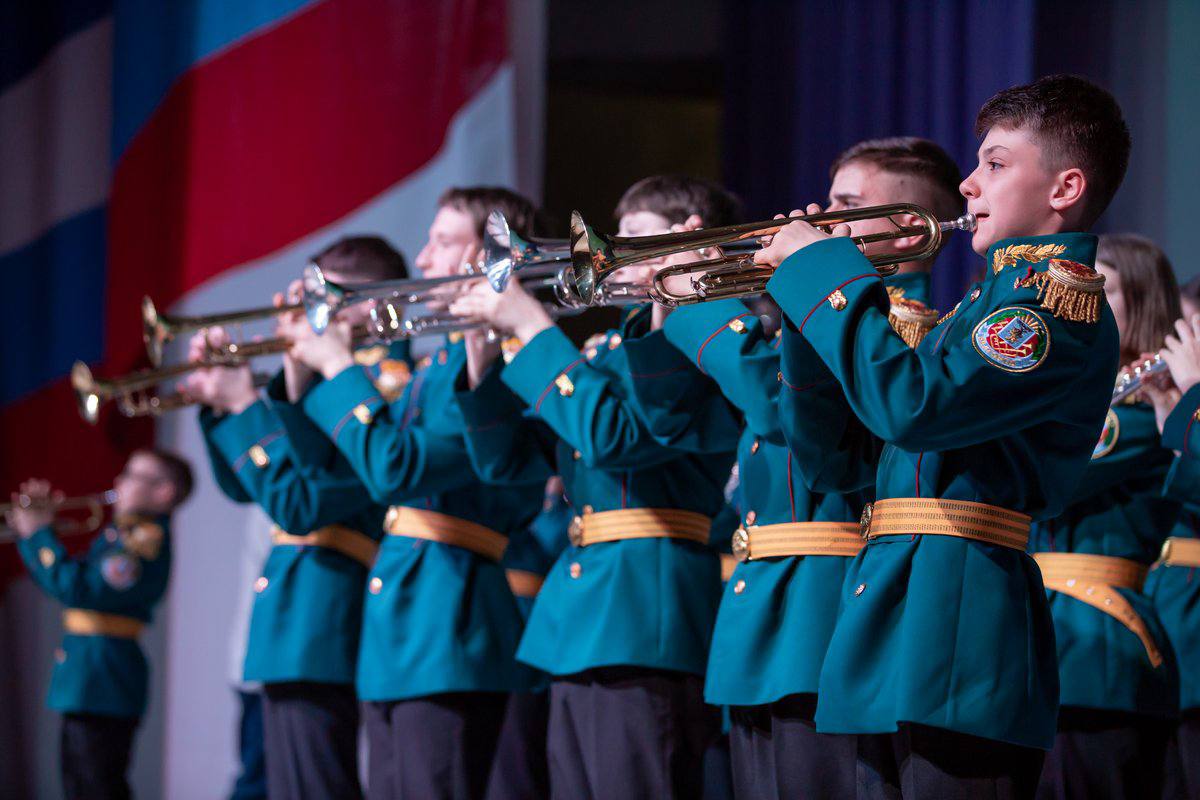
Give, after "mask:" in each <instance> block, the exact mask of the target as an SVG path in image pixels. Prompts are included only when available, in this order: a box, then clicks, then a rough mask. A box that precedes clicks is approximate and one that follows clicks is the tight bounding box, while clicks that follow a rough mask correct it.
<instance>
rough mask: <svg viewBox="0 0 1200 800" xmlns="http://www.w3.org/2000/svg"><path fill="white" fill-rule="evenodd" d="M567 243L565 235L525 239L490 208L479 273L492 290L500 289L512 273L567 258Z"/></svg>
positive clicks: (501, 290)
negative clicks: (560, 237) (481, 265)
mask: <svg viewBox="0 0 1200 800" xmlns="http://www.w3.org/2000/svg"><path fill="white" fill-rule="evenodd" d="M569 244H570V243H569V241H568V240H566V239H537V240H533V241H531V240H529V239H526V238H524V237H523V236H521V235H520V234H519V233H517V232H516V231H514V230H513V229H512V227H511V226H510V225H509V224H508V219H507V218H506V217H505V216H504V214H503V213H502V212H500V211H493V212H492V213H491V214H490V215H488V220H487V225H486V227H485V230H484V236H483V252H482V253H481V257H482V259H483V274H484V276H485V277H486V278H487V281H488V284H489V285H490V286H491V287H492V289H493V290H495V291H497V292H503V291H504V289H505V287H506V286H508V282H509V280H511V279H512V276H513V274H514V273H517V272H523V273H527V272H532V271H533V270H529V269H528V268H529V267H532V266H535V265H538V264H544V265H552V264H558V263H561V262H565V261H568V260H569V258H570V250H569V249H568V245H569ZM546 274H553V273H549V272H548V273H546Z"/></svg>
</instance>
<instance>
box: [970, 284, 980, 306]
mask: <svg viewBox="0 0 1200 800" xmlns="http://www.w3.org/2000/svg"><path fill="white" fill-rule="evenodd" d="M980 294H981V292H980V290H979V287H978V286H976V287H975V288H974V289H972V290H971V302H972V303H974V302H975V301H976V300H978V299H979V295H980Z"/></svg>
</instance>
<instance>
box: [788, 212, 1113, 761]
mask: <svg viewBox="0 0 1200 800" xmlns="http://www.w3.org/2000/svg"><path fill="white" fill-rule="evenodd" d="M1018 245H1021V247H1018ZM1095 249H1096V238H1095V237H1094V236H1090V235H1087V234H1060V235H1055V236H1044V237H1034V238H1028V239H1020V240H1012V239H1010V240H1004V241H1001V242H998V243H997V244H996V245H994V246H993V247H992V249H991V250H990V251H989V254H988V267H987V275H986V277H985V278H984V279H983V280H982V281H980V282H979V283H977V284H975V285H973V286H972V287H971V288H970V289H969V290H968V293H967V295H966V297H964V298H963V300H962V301H961V302H960V303H959V304H958V305H957V306H956V307H955V310H954V312H953V313H952V315H951V316H949V318H943V320H942V321H941V324H939V325H938V326H937V327H936V328H935V329H934V330H933V331H932V332H930V333H929V334H928V335H927V336H926V337H925V338H924V339H923V340H922V341H921V343H920V345H919V346H918V347H917V348H916V349H910V348H908V347H907V346H906V345H905V344H904V342H903V341H902V340H901V338H900V337H899V336H898V335H897V334H896V333H895V332H894V331H893V330H892V329H891V327H890V326H889V323H888V319H887V315H888V298H887V294H886V292H885V291H884V286H883V282H882V281H881V280H880V278H879V276H878V273H877V272H876V270H875V268H874V267H873V266H872V265H871V264H870V263H869V262H868V261H867V260H866V259H865V258H864V257H863V256H862V254H861V253H859V252H858V250H857V249H856V248H855V247H854V245H853V243H852V242H850V241H849V240H847V239H844V238H839V239H831V240H829V241H822V242H819V243H816V244H814V245H811V246H809V247H806V248H804V249H802V250H800V251H798V252H796V253H795V254H793V255H792V256H790V257H789V258H788V259H786V260H785V261H784V263H783V264H781V265H780V267H779V269H778V270H777V271H776V272H775V275H774V277H773V278H772V279H771V280H770V282H769V283H768V287H767V288H768V291H769V292H770V293H771V295H772V297H774V298H775V300H776V301H777V302H778V303H779V305H780V306H781V307H782V308H783V310H784V312H785V313H786V314H787V316H788V318H789V319H790V321H791V325H790V326H789V328H788V329H787V330H785V333H784V344H783V368H782V370H781V371H782V373H783V376H782V380H783V385H784V389H785V391H783V393H782V394H781V399H780V403H781V414H782V417H781V420H782V425H783V429H784V433H785V436H786V437H787V440H788V443H789V446H790V447H791V449H792V451H793V453H795V454H796V456H797V457H796V459H795V461H796V464H797V465H798V466H800V467H801V468H802V469H804V470H805V471H806V473H807V474H806V476H805V480H806V481H807V482H808V483H809V485H810V486H813V488H814V489H818V490H820V489H822V487H824V490H828V487H829V486H839V485H840V486H841V487H842V488H843V489H846V488H854V487H855V486H864V485H868V484H869V483H870V482H871V481H872V480H873V481H874V483H875V491H876V495H877V497H878V498H949V499H955V500H965V501H971V502H980V503H987V504H990V505H994V506H999V507H1002V508H1006V509H1011V510H1013V511H1018V512H1021V513H1024V514H1028V515H1030V516H1031V517H1033V518H1035V519H1036V518H1046V517H1052V516H1055V515H1057V514H1058V513H1060V512H1061V511H1062V509H1063V508H1065V507H1066V505H1067V503H1068V502H1069V501H1070V499H1071V497H1072V496H1073V494H1074V491H1075V488H1076V485H1077V483H1078V479H1079V476H1080V475H1081V474H1082V473H1083V470H1084V468H1085V467H1086V466H1087V463H1088V459H1089V458H1090V456H1091V453H1092V449H1093V446H1094V445H1095V443H1096V432H1097V431H1099V430H1100V429H1101V427H1102V424H1103V422H1104V416H1105V413H1106V412H1107V409H1108V402H1109V397H1110V393H1111V391H1112V381H1113V376H1114V375H1115V374H1116V371H1117V361H1118V338H1117V330H1116V323H1115V322H1114V320H1113V317H1112V312H1111V310H1110V309H1109V308H1108V306H1107V304H1104V303H1103V302H1102V301H1101V303H1100V306H1099V321H1098V322H1071V321H1067V320H1065V319H1062V318H1060V317H1057V316H1055V315H1054V314H1052V313H1051V312H1050V311H1049V310H1047V309H1046V308H1044V307H1043V305H1042V302H1041V301H1039V299H1038V296H1037V290H1036V289H1034V288H1026V285H1025V283H1024V282H1023V281H1025V280H1026V279H1029V278H1036V277H1037V275H1038V274H1039V273H1041V272H1044V271H1045V270H1046V269H1047V267H1048V265H1049V260H1048V256H1049V255H1053V256H1054V257H1056V258H1060V259H1063V260H1069V261H1072V262H1077V263H1079V264H1082V265H1085V266H1087V267H1090V266H1091V265H1092V263H1093V262H1094V258H1095ZM1023 256H1029V258H1025V257H1023ZM1057 712H1058V669H1057V659H1056V654H1055V651H1054V631H1053V624H1052V621H1051V618H1050V614H1049V609H1048V605H1047V600H1046V596H1045V593H1044V588H1043V585H1042V580H1041V574H1040V571H1039V570H1038V567H1037V565H1036V564H1035V563H1034V561H1033V559H1032V558H1030V557H1029V556H1028V555H1027V554H1026V553H1024V552H1019V551H1017V550H1015V549H1012V548H1006V547H1001V546H993V545H988V544H984V543H982V542H978V541H974V540H967V539H961V538H955V537H950V536H936V535H929V536H903V535H902V536H888V537H880V538H878V539H874V540H872V541H871V542H870V543H869V544H868V545H867V547H866V548H865V549H864V550H863V552H862V553H860V554H859V555H858V556H857V557H856V558H855V560H854V562H853V564H852V565H851V567H850V570H849V572H848V574H847V576H846V583H845V584H844V586H843V605H842V612H841V615H840V616H839V618H838V622H837V626H836V628H835V630H834V634H833V638H832V640H831V641H830V646H829V650H828V653H827V655H826V659H825V663H824V665H823V667H822V670H821V678H820V682H819V689H818V706H817V716H816V719H817V726H818V729H819V730H821V731H825V732H831V733H888V732H892V731H895V730H897V726H898V724H899V723H901V722H912V723H919V724H924V725H929V726H933V727H938V728H942V729H947V730H952V731H957V732H961V733H966V734H971V735H975V736H981V737H986V738H989V739H995V740H1000V741H1005V742H1010V743H1013V744H1017V745H1023V746H1028V747H1039V748H1046V749H1048V748H1049V747H1051V745H1052V744H1053V741H1054V736H1055V728H1056V718H1057Z"/></svg>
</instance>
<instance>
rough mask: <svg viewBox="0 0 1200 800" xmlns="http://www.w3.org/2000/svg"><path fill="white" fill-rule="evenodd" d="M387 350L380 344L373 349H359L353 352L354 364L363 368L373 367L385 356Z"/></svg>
mask: <svg viewBox="0 0 1200 800" xmlns="http://www.w3.org/2000/svg"><path fill="white" fill-rule="evenodd" d="M387 353H388V349H387V348H386V347H384V346H383V345H381V344H377V345H375V346H374V347H360V348H359V349H358V350H355V351H354V363H355V364H359V365H361V366H364V367H373V366H375V365H376V364H378V363H379V362H380V361H382V360H383V359H384V357H385V356H387Z"/></svg>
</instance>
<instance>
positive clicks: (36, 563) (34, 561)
mask: <svg viewBox="0 0 1200 800" xmlns="http://www.w3.org/2000/svg"><path fill="white" fill-rule="evenodd" d="M43 548H49V549H50V551H51V552H53V553H54V558H55V560H58V559H60V558H62V557H63V556H64V555H66V548H64V547H63V545H62V542H60V541H59V540H58V536H57V535H56V534H55V533H54V528H53V526H50V525H43V526H42V527H40V528H38V529H37V530H36V531H34V532H33V535H32V536H30V537H29V538H28V539H18V540H17V552H19V553H20V554H21V560H23V561H24V562H25V566H26V567H28V568H29V571H30V572H33V571H34V570H39V569H45V568H46V566H48V565H46V564H43V563H42V559H41V556H40V555H39V554H40V553H41V551H42V549H43ZM51 563H53V562H51Z"/></svg>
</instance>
